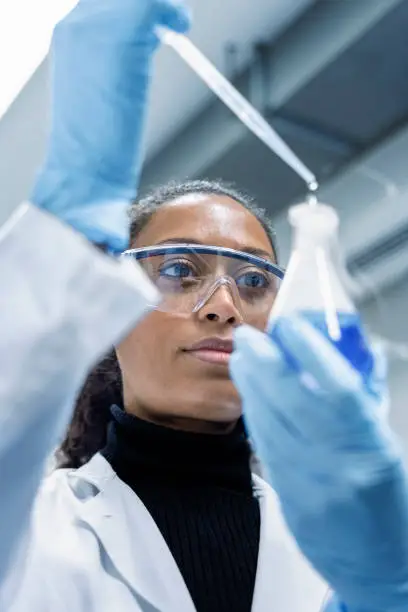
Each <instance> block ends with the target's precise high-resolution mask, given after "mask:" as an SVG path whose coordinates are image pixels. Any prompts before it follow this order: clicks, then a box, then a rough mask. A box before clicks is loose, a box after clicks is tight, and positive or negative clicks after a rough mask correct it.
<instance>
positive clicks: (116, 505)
mask: <svg viewBox="0 0 408 612" xmlns="http://www.w3.org/2000/svg"><path fill="white" fill-rule="evenodd" d="M74 478H75V479H76V480H77V485H76V487H75V488H76V489H77V491H79V489H82V490H81V493H80V494H81V496H83V494H84V491H86V490H87V487H86V485H90V487H88V491H89V493H90V497H89V498H88V499H86V500H85V503H82V504H81V508H82V511H80V519H81V520H82V521H84V522H85V523H87V525H88V526H89V527H90V528H91V529H92V531H93V532H94V534H95V536H96V537H97V538H98V540H99V542H100V544H101V546H102V548H103V550H104V551H105V554H106V555H107V556H108V557H109V558H110V560H111V562H112V563H113V565H114V566H115V568H116V571H117V572H118V573H119V574H120V575H121V577H122V580H123V581H124V582H125V583H126V584H127V586H128V587H129V588H130V589H131V591H133V592H134V594H135V596H136V598H137V599H138V600H139V602H141V608H142V609H143V610H149V611H150V610H151V611H152V612H153V611H156V610H157V612H162V611H163V610H166V611H167V610H168V611H169V612H170V611H171V612H173V611H174V612H194V610H195V608H194V605H193V602H192V599H191V596H190V593H189V591H188V589H187V587H186V585H185V583H184V580H183V578H182V575H181V573H180V571H179V569H178V567H177V564H176V562H175V560H174V558H173V556H172V554H171V552H170V550H169V548H168V546H167V544H166V542H165V540H164V538H163V536H162V535H161V533H160V531H159V529H158V527H157V526H156V524H155V522H154V520H153V519H152V517H151V516H150V514H149V512H148V510H147V509H146V508H145V506H144V505H143V503H142V501H141V500H140V499H139V498H138V497H137V495H135V494H134V493H133V491H132V490H131V489H130V488H129V487H128V486H127V485H126V484H125V483H123V482H122V481H121V480H120V479H119V478H118V477H117V475H116V474H115V472H114V471H113V469H112V468H111V466H110V464H109V463H108V462H107V461H106V459H104V457H102V455H100V454H97V455H95V456H94V457H93V458H92V459H91V460H90V461H89V462H88V463H87V464H86V465H84V466H83V467H81V468H79V469H78V470H77V471H76V472H75V476H74ZM78 484H79V488H78ZM81 485H85V486H82V487H81ZM136 590H137V592H136Z"/></svg>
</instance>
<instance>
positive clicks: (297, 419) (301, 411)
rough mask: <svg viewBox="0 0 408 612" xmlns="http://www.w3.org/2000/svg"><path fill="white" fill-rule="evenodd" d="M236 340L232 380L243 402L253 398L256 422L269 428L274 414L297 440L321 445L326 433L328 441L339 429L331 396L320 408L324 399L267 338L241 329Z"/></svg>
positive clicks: (246, 328) (250, 330)
mask: <svg viewBox="0 0 408 612" xmlns="http://www.w3.org/2000/svg"><path fill="white" fill-rule="evenodd" d="M234 338H235V351H234V353H233V356H232V359H231V362H230V372H231V377H232V380H233V381H234V383H235V386H236V388H237V390H238V392H239V393H240V395H241V397H242V398H243V400H245V399H249V398H251V394H252V397H253V398H254V399H253V400H252V401H250V402H247V403H249V404H250V406H252V405H253V406H254V410H256V411H258V414H256V415H255V416H254V418H257V419H260V420H262V419H263V420H264V422H265V425H267V423H268V422H269V420H270V418H271V417H270V412H271V410H274V411H275V412H277V415H276V418H279V419H280V420H281V424H282V426H285V427H286V429H287V430H288V431H291V432H292V435H293V437H294V438H295V439H296V438H297V439H300V438H302V439H307V440H309V442H310V443H312V442H313V440H319V441H320V442H321V440H322V435H323V432H325V431H327V439H328V440H329V439H330V432H331V431H332V430H333V429H334V430H336V428H337V429H338V426H337V427H336V424H335V421H336V418H337V416H336V414H335V413H334V412H333V409H332V408H333V407H331V406H330V402H331V397H330V395H328V396H327V397H325V399H324V406H323V408H321V407H320V406H319V402H320V401H321V398H317V397H316V396H315V395H314V394H313V393H312V392H311V391H310V389H309V388H308V387H306V386H305V385H304V384H303V379H302V377H301V373H300V372H299V370H298V368H293V367H291V364H290V363H289V362H288V360H287V359H286V356H285V355H284V353H283V352H282V350H281V347H280V346H279V345H276V344H275V342H274V341H273V339H271V338H269V337H268V336H266V334H264V333H262V332H260V331H258V330H256V329H254V328H251V327H249V326H242V327H240V328H238V329H237V330H236V332H235V336H234ZM249 389H251V390H249ZM255 398H256V399H255ZM262 412H263V413H264V414H262ZM248 418H250V417H248Z"/></svg>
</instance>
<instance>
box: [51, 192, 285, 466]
mask: <svg viewBox="0 0 408 612" xmlns="http://www.w3.org/2000/svg"><path fill="white" fill-rule="evenodd" d="M188 194H211V195H213V194H215V195H220V196H228V197H230V198H232V199H233V200H236V201H237V202H239V203H240V204H242V206H243V207H244V208H246V209H247V210H248V211H250V212H251V213H252V214H253V215H254V216H255V217H256V218H257V219H258V221H259V222H260V223H261V225H262V227H263V228H264V230H265V232H266V234H267V236H268V238H269V240H270V243H271V245H272V248H273V250H274V252H275V254H276V245H275V234H274V230H273V226H272V222H271V220H270V219H269V217H268V215H267V214H266V212H265V211H264V210H263V209H262V208H260V207H259V206H257V204H256V203H255V201H254V199H253V198H252V197H250V196H249V195H248V194H246V193H245V192H243V191H241V190H239V189H237V188H236V187H234V186H233V185H231V184H228V183H224V182H223V181H220V180H217V181H208V180H195V181H186V182H182V183H177V182H171V183H168V184H167V185H165V186H163V187H159V188H158V189H155V190H153V191H152V192H151V193H149V195H147V196H146V197H144V198H143V199H141V200H140V201H137V202H135V204H133V205H132V206H131V209H130V242H131V244H134V243H135V241H136V239H137V236H138V234H139V233H140V232H141V230H142V229H143V228H144V227H145V226H146V224H147V223H148V222H149V220H150V219H151V217H152V216H153V215H154V214H155V212H156V211H157V210H158V209H159V208H160V207H161V206H162V205H163V204H166V203H168V202H171V201H173V200H176V199H177V198H179V197H182V196H185V195H188ZM122 403H123V400H122V379H121V371H120V367H119V363H118V360H117V358H116V353H115V351H114V350H112V351H111V352H110V353H109V354H108V355H107V356H106V357H104V358H103V359H102V361H100V363H98V364H97V365H96V366H95V367H94V368H93V369H92V370H91V372H90V373H89V375H88V377H87V379H86V381H85V384H84V385H83V387H82V389H81V391H80V393H79V395H78V398H77V401H76V405H75V409H74V414H73V417H72V420H71V423H70V425H69V428H68V431H67V433H66V436H65V439H64V440H63V442H62V444H61V446H60V447H59V449H58V450H57V452H56V459H57V465H58V467H65V468H78V467H80V466H81V465H83V464H84V463H86V462H87V461H89V459H91V457H92V456H93V455H95V454H96V453H97V452H98V451H100V450H101V449H102V448H104V446H105V444H106V434H107V427H108V423H109V421H110V419H111V414H110V408H111V406H112V405H113V404H116V405H119V406H121V405H122Z"/></svg>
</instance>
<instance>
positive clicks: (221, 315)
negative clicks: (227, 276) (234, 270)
mask: <svg viewBox="0 0 408 612" xmlns="http://www.w3.org/2000/svg"><path fill="white" fill-rule="evenodd" d="M238 300H239V298H238V299H237V297H236V296H235V298H234V295H233V289H232V288H230V287H229V286H227V285H221V286H219V287H217V289H216V290H215V291H214V292H213V293H212V294H211V295H210V296H209V297H208V299H207V300H206V301H205V303H204V304H203V305H202V306H201V308H200V309H199V310H198V311H197V314H198V317H199V319H200V320H202V321H204V320H207V321H213V322H215V323H224V324H225V323H227V324H228V325H241V323H243V317H242V313H241V311H240V307H239V304H237V301H238Z"/></svg>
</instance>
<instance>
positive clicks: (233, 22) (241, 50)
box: [147, 0, 313, 156]
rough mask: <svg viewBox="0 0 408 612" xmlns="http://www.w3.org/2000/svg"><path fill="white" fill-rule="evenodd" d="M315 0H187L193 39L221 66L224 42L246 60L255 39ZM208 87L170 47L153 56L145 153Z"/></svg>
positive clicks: (194, 107)
mask: <svg viewBox="0 0 408 612" xmlns="http://www.w3.org/2000/svg"><path fill="white" fill-rule="evenodd" d="M312 3H313V0H240V1H237V0H222V1H221V2H220V0H207V1H206V2H203V1H202V0H190V1H189V2H188V4H189V6H191V8H192V10H193V16H194V20H193V24H194V25H193V28H192V31H191V33H190V36H191V38H192V40H193V41H194V43H195V44H196V45H197V46H198V47H199V48H200V49H201V50H202V51H203V52H204V53H205V54H206V55H207V56H208V57H209V58H210V59H211V61H212V62H214V63H215V64H216V66H217V67H218V68H219V69H220V70H221V71H223V72H225V67H226V54H225V47H226V45H227V44H229V43H233V44H235V45H236V46H237V50H238V52H237V68H238V67H242V66H244V65H245V64H247V63H249V60H250V58H251V53H252V50H253V46H254V44H256V43H257V42H259V41H265V40H269V41H270V40H272V39H273V38H275V37H276V36H278V35H279V33H280V32H281V31H282V30H283V29H284V28H285V26H287V25H288V24H289V23H290V22H291V21H293V20H294V19H295V18H296V16H297V15H298V14H299V13H300V12H302V11H303V10H304V9H305V8H306V7H307V6H308V5H310V4H312ZM211 95H212V94H211V92H209V90H208V89H207V88H206V86H205V85H203V84H202V83H201V81H200V80H199V79H198V77H196V76H195V75H194V74H193V73H192V71H191V70H190V69H189V68H188V67H187V66H185V65H184V64H183V63H182V60H181V59H179V58H178V57H177V56H176V55H175V54H174V52H173V51H172V50H170V49H168V48H163V49H161V50H160V51H159V52H158V54H157V56H156V60H155V73H154V78H153V87H152V97H151V104H150V107H149V121H148V129H147V154H148V156H151V155H153V154H154V153H155V152H156V151H157V150H158V149H160V147H161V146H163V144H164V143H166V142H167V141H169V140H170V139H171V137H172V136H173V135H174V134H175V133H176V132H177V131H178V130H179V129H180V127H181V126H182V125H183V124H184V123H185V122H187V121H188V120H189V119H190V118H191V117H192V116H193V115H194V114H195V113H196V112H197V111H198V110H199V109H200V108H201V107H203V106H204V105H205V104H206V102H208V98H209V97H210V96H211Z"/></svg>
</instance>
